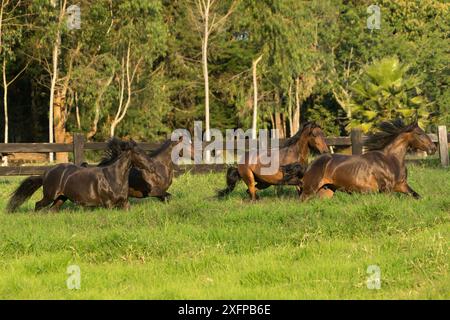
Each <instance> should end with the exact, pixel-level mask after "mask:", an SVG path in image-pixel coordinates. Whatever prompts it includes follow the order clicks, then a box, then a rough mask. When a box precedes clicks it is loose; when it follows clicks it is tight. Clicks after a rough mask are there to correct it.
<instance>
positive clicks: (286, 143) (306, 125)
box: [280, 121, 320, 148]
mask: <svg viewBox="0 0 450 320" xmlns="http://www.w3.org/2000/svg"><path fill="white" fill-rule="evenodd" d="M307 128H310V129H314V128H320V126H319V125H318V124H317V123H315V122H314V121H308V122H305V123H303V124H302V125H301V127H300V129H298V131H297V133H296V134H294V135H293V136H292V137H290V138H288V139H286V140H284V142H283V143H282V145H281V146H280V148H284V147H289V146H292V145H294V144H296V143H297V141H298V139H300V137H301V136H302V133H303V131H305V130H306V129H307Z"/></svg>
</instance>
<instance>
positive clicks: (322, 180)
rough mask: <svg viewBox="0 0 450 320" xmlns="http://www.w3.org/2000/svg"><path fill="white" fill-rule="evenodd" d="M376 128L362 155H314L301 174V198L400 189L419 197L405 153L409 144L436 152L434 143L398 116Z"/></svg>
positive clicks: (417, 126)
mask: <svg viewBox="0 0 450 320" xmlns="http://www.w3.org/2000/svg"><path fill="white" fill-rule="evenodd" d="M378 128H379V132H377V133H375V134H373V135H371V136H369V137H368V139H367V140H366V142H365V145H366V146H367V148H368V150H369V151H368V152H366V153H364V154H362V155H342V154H332V155H331V154H330V155H323V156H320V157H319V158H317V159H316V160H315V161H314V162H313V163H311V165H310V166H309V168H308V169H307V171H306V172H305V174H304V177H303V188H304V190H303V193H302V195H301V199H302V200H306V199H308V198H310V197H311V196H314V195H318V196H320V197H324V198H325V197H326V198H330V197H332V196H333V194H334V192H335V191H336V190H342V191H345V192H350V193H351V192H363V193H365V192H400V193H404V194H408V195H411V196H413V197H414V198H420V195H419V194H418V193H417V192H415V191H414V190H413V189H412V188H411V187H410V186H409V185H408V182H407V169H406V165H405V156H406V153H407V151H408V150H409V149H410V148H413V149H419V150H422V151H426V152H427V153H428V154H429V155H430V154H434V153H435V152H436V146H435V144H434V143H433V142H432V141H431V139H430V137H429V136H428V135H427V134H425V132H424V131H423V130H422V129H421V128H420V127H419V125H418V124H417V122H413V123H411V124H409V125H406V124H405V123H404V122H403V121H402V120H401V119H396V120H394V121H385V122H382V123H380V124H379V126H378Z"/></svg>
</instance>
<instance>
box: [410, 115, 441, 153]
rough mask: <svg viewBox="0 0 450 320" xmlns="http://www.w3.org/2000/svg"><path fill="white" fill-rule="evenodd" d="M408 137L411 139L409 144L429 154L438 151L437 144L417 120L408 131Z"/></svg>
mask: <svg viewBox="0 0 450 320" xmlns="http://www.w3.org/2000/svg"><path fill="white" fill-rule="evenodd" d="M406 138H407V139H408V141H409V145H410V146H411V147H412V148H414V149H418V150H421V151H426V153H427V154H429V155H431V154H434V153H435V152H436V145H435V144H434V142H433V141H431V139H430V137H429V136H428V135H427V134H426V133H425V131H423V130H422V129H421V128H420V127H419V125H418V123H417V122H415V123H414V124H412V125H411V129H410V130H408V132H406Z"/></svg>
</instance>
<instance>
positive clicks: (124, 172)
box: [7, 139, 145, 212]
mask: <svg viewBox="0 0 450 320" xmlns="http://www.w3.org/2000/svg"><path fill="white" fill-rule="evenodd" d="M105 154H106V155H105V157H106V158H105V160H104V161H105V162H107V161H110V160H111V159H110V157H111V155H113V154H114V155H116V154H118V156H117V158H116V159H115V160H114V161H112V162H111V163H110V164H109V165H107V166H105V167H101V168H100V167H91V168H86V167H82V166H77V165H74V164H71V163H64V164H59V165H56V166H55V167H53V168H51V169H49V170H47V171H46V172H45V173H44V175H42V176H34V177H29V178H27V179H25V180H24V181H23V182H22V183H21V184H20V186H19V187H18V188H17V189H16V190H15V191H14V193H13V194H12V197H11V198H10V200H9V203H8V206H7V209H8V211H10V212H13V211H15V210H16V209H17V208H18V207H19V206H20V205H21V204H22V203H24V202H25V201H26V200H27V199H29V198H30V197H31V196H32V195H33V193H34V192H36V190H37V189H39V188H40V187H41V186H42V187H43V195H44V197H43V199H42V200H40V201H38V202H36V206H35V210H36V211H38V210H41V209H43V208H45V207H47V206H49V205H51V208H52V209H53V210H58V209H59V208H60V207H61V206H62V204H63V203H64V202H65V201H66V200H68V199H69V200H71V201H72V202H74V203H77V204H80V205H83V206H89V207H93V206H102V207H105V208H112V207H120V208H125V209H128V206H129V203H128V176H129V173H130V170H131V166H137V167H142V166H143V163H144V162H143V161H144V158H143V156H142V154H144V155H145V153H143V151H142V150H141V149H139V148H138V147H137V146H136V144H135V143H134V142H126V143H125V142H123V141H120V140H118V139H111V140H110V142H109V143H108V149H107V151H106V153H105Z"/></svg>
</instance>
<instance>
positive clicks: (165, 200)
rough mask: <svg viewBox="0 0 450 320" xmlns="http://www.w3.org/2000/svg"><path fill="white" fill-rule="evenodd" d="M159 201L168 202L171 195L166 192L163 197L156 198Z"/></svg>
mask: <svg viewBox="0 0 450 320" xmlns="http://www.w3.org/2000/svg"><path fill="white" fill-rule="evenodd" d="M156 197H157V198H158V199H159V200H161V201H163V202H167V201H169V200H170V198H171V197H172V195H171V194H170V193H168V192H165V193H164V194H163V195H160V196H156Z"/></svg>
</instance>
